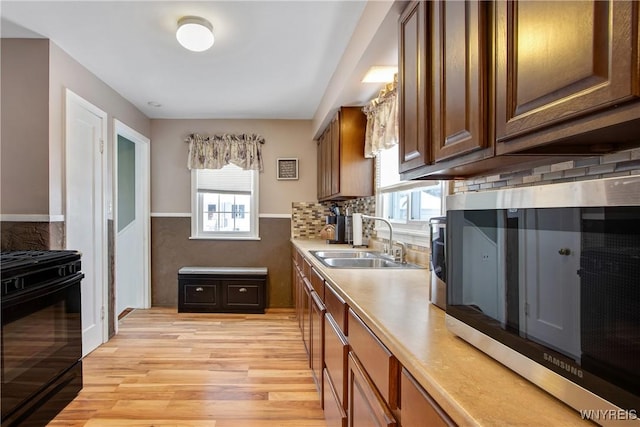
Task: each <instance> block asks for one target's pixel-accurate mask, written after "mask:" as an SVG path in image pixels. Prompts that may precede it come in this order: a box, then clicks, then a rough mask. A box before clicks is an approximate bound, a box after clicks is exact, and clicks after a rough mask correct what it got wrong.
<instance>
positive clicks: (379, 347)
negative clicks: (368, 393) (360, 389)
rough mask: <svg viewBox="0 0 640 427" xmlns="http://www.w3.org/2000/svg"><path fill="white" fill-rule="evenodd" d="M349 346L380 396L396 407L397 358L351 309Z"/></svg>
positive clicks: (392, 406) (392, 407)
mask: <svg viewBox="0 0 640 427" xmlns="http://www.w3.org/2000/svg"><path fill="white" fill-rule="evenodd" d="M349 346H350V347H351V351H352V352H354V353H355V354H356V355H357V356H358V359H359V360H360V362H361V363H362V366H364V369H365V370H366V371H367V373H368V374H369V376H370V377H371V379H372V380H373V383H374V384H375V385H376V387H377V388H378V391H379V392H380V394H381V395H382V397H383V398H384V399H385V400H386V402H387V403H388V405H389V407H390V408H391V409H392V410H393V409H396V408H397V407H398V374H399V372H398V371H399V366H400V365H399V363H398V359H396V357H395V356H394V355H393V354H391V352H390V351H389V350H388V349H387V347H385V346H384V344H382V343H381V342H380V340H379V339H378V338H377V337H376V336H375V335H374V334H373V332H371V330H370V329H369V328H368V327H367V326H366V325H365V324H364V323H363V321H362V319H360V318H359V317H358V316H357V315H356V314H355V313H354V312H353V311H352V310H351V309H350V310H349Z"/></svg>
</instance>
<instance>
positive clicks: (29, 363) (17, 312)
mask: <svg viewBox="0 0 640 427" xmlns="http://www.w3.org/2000/svg"><path fill="white" fill-rule="evenodd" d="M82 277H83V275H82V274H81V273H76V274H72V275H70V276H66V277H64V278H62V279H56V280H53V281H51V282H49V283H43V284H42V285H41V286H36V287H33V288H29V289H27V290H24V291H21V292H19V293H18V292H16V293H14V294H10V295H8V296H3V297H2V336H1V341H2V348H1V358H2V364H1V371H0V372H1V376H2V389H1V393H2V396H1V397H2V399H1V401H2V404H1V405H2V426H3V427H4V426H6V425H17V424H20V425H31V424H29V422H25V419H26V418H27V417H28V418H29V419H33V417H34V416H35V417H38V411H39V410H40V412H42V411H44V412H48V414H44V415H43V417H45V418H46V417H49V416H51V412H52V409H51V407H52V406H54V407H55V406H56V404H57V406H60V405H61V399H60V393H62V394H64V395H67V396H68V395H69V393H70V392H71V395H72V396H75V394H77V392H78V391H79V390H80V388H82V371H81V369H79V368H78V367H79V366H81V365H80V363H79V360H80V358H81V356H82V326H81V317H80V315H81V311H80V281H81V279H82ZM45 396H46V398H45ZM64 399H66V397H63V400H64ZM71 399H73V397H71ZM45 401H51V402H49V403H47V404H45V405H44V406H45V407H47V406H48V408H45V409H39V407H40V406H43V404H44V403H45ZM66 403H68V402H66ZM66 403H64V404H63V405H62V407H64V406H66ZM62 407H61V408H54V409H53V412H54V413H53V416H55V413H57V411H58V410H60V409H62ZM39 420H40V421H44V419H43V418H39ZM40 421H35V422H36V424H37V423H38V422H40ZM44 424H46V423H44ZM44 424H41V425H44Z"/></svg>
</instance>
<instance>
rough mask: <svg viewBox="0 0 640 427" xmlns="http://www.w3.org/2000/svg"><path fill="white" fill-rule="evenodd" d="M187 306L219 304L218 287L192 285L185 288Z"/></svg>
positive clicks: (202, 284) (214, 285) (215, 285)
mask: <svg viewBox="0 0 640 427" xmlns="http://www.w3.org/2000/svg"><path fill="white" fill-rule="evenodd" d="M183 292H184V303H185V304H207V305H209V306H215V305H217V304H218V285H217V284H204V283H191V284H185V285H184V286H183Z"/></svg>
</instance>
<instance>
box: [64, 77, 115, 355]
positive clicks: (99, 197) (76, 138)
mask: <svg viewBox="0 0 640 427" xmlns="http://www.w3.org/2000/svg"><path fill="white" fill-rule="evenodd" d="M106 122H107V115H106V113H104V112H103V111H101V110H99V109H98V108H96V107H95V106H93V105H91V104H90V103H88V102H87V101H85V100H84V99H82V98H80V97H79V96H77V95H76V94H74V93H73V92H71V91H69V90H67V94H66V147H65V149H66V150H65V151H66V156H65V158H66V174H65V178H66V217H65V221H66V247H67V248H68V249H75V250H79V251H81V252H82V272H83V273H84V276H85V277H84V279H83V280H82V285H81V292H82V355H83V356H84V355H87V354H88V353H90V352H91V351H93V350H94V349H95V348H96V347H98V346H99V345H100V344H102V343H103V342H105V341H106V339H107V329H106V326H107V323H106V321H105V319H104V317H105V316H104V304H105V301H106V289H107V278H106V264H107V263H106V250H105V248H106V234H107V233H106V230H107V224H106V222H107V219H106V212H105V206H104V204H105V203H104V198H105V189H104V183H105V178H104V176H105V171H106V154H104V153H103V151H104V141H105V140H106Z"/></svg>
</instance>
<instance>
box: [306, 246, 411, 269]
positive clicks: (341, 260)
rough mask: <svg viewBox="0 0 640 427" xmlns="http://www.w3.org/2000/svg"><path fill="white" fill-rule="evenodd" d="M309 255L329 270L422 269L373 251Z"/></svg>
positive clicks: (336, 251)
mask: <svg viewBox="0 0 640 427" xmlns="http://www.w3.org/2000/svg"><path fill="white" fill-rule="evenodd" d="M309 253H311V255H313V256H314V257H316V258H317V259H318V261H320V262H321V263H322V264H324V265H325V266H327V267H331V268H424V267H421V266H419V265H416V264H409V263H404V264H403V263H401V262H398V261H394V260H393V259H391V257H390V256H388V255H385V254H383V253H382V252H375V251H353V250H331V251H309Z"/></svg>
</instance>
